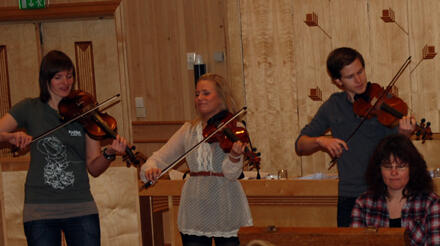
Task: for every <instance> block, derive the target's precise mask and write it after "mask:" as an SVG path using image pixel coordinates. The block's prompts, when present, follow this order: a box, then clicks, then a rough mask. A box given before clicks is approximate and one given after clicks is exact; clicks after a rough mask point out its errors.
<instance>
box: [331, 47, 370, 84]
mask: <svg viewBox="0 0 440 246" xmlns="http://www.w3.org/2000/svg"><path fill="white" fill-rule="evenodd" d="M356 59H359V61H360V62H361V63H362V67H365V61H364V58H363V57H362V55H361V53H359V52H358V51H357V50H355V49H352V48H348V47H341V48H337V49H335V50H333V51H332V52H330V54H329V55H328V57H327V71H328V73H329V75H330V77H332V79H340V78H341V70H342V69H343V68H344V67H345V66H347V65H350V64H351V63H352V62H353V61H354V60H356Z"/></svg>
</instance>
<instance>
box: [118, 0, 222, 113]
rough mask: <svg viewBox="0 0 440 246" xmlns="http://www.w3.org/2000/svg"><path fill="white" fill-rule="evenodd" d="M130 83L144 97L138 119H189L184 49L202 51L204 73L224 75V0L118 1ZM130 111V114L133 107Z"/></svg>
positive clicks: (189, 80) (190, 82)
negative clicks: (219, 55) (218, 56)
mask: <svg viewBox="0 0 440 246" xmlns="http://www.w3.org/2000/svg"><path fill="white" fill-rule="evenodd" d="M121 5H122V7H123V11H124V13H126V14H125V16H126V19H125V20H123V21H124V26H125V28H126V29H125V34H126V35H127V36H126V38H127V58H128V70H129V81H130V82H129V83H130V87H131V94H132V96H133V97H143V99H144V102H145V107H146V112H147V114H146V117H145V118H138V120H153V121H155V120H182V119H184V120H189V119H191V118H192V117H193V116H194V103H193V99H192V98H193V94H194V77H193V71H192V70H187V68H186V66H187V64H186V53H187V52H197V53H199V54H201V55H202V56H203V59H204V61H205V63H206V64H207V69H208V71H209V72H216V73H220V74H222V75H226V74H225V73H226V63H225V62H223V63H214V61H213V57H212V56H213V54H214V52H216V51H222V52H225V38H224V37H225V31H224V30H225V24H224V10H223V9H224V2H223V1H202V0H191V1H185V2H183V1H172V0H168V1H140V0H136V1H130V2H127V1H123V2H122V4H121ZM132 114H133V116H134V115H135V111H134V108H132Z"/></svg>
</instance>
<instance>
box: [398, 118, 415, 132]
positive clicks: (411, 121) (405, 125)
mask: <svg viewBox="0 0 440 246" xmlns="http://www.w3.org/2000/svg"><path fill="white" fill-rule="evenodd" d="M416 123H417V122H416V119H415V118H414V117H412V116H404V117H402V119H400V120H399V130H398V131H399V133H400V134H403V135H405V136H407V137H409V136H411V135H412V134H413V132H414V131H415V129H416Z"/></svg>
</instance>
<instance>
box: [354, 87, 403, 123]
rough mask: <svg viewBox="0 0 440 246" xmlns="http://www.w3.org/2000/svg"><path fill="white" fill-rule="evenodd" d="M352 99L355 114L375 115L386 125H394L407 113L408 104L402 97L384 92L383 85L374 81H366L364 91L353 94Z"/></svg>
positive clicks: (361, 115)
mask: <svg viewBox="0 0 440 246" xmlns="http://www.w3.org/2000/svg"><path fill="white" fill-rule="evenodd" d="M354 100H355V101H354V103H353V111H354V113H355V114H357V115H359V116H360V117H366V118H367V119H371V118H372V117H377V120H378V121H379V122H380V123H381V124H382V125H384V126H387V127H393V126H395V125H396V123H397V122H398V120H399V119H401V118H402V117H403V116H405V115H407V114H408V105H407V104H406V103H405V102H404V101H403V100H402V99H400V98H399V97H397V96H396V95H394V94H392V93H390V92H388V93H386V94H385V90H384V89H383V87H382V86H380V85H379V84H376V83H371V82H368V84H367V89H366V90H365V92H364V93H362V94H359V95H355V96H354ZM376 102H377V103H376ZM370 108H372V109H371V110H370Z"/></svg>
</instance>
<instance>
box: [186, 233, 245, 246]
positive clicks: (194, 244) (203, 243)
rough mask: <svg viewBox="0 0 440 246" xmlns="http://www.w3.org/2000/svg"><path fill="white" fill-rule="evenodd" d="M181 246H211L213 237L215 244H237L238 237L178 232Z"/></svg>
mask: <svg viewBox="0 0 440 246" xmlns="http://www.w3.org/2000/svg"><path fill="white" fill-rule="evenodd" d="M180 235H181V236H182V244H183V246H211V245H212V239H213V238H214V241H215V246H239V245H240V241H239V240H238V237H213V238H211V237H205V236H194V235H187V234H183V233H180Z"/></svg>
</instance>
